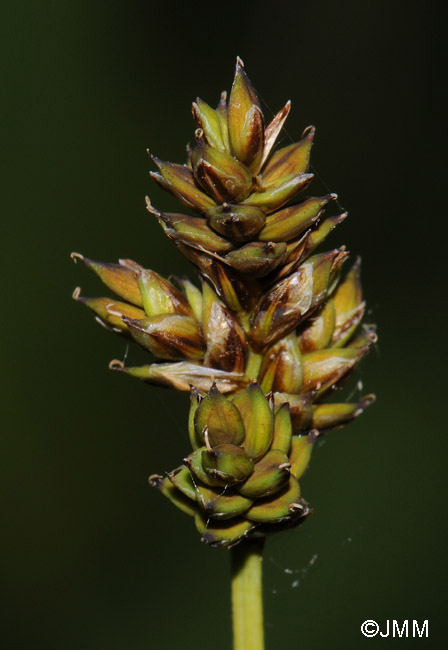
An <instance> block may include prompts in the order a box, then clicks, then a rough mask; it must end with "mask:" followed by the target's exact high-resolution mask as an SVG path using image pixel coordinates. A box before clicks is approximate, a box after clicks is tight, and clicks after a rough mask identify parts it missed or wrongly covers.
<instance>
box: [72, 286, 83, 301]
mask: <svg viewBox="0 0 448 650" xmlns="http://www.w3.org/2000/svg"><path fill="white" fill-rule="evenodd" d="M72 298H73V300H80V299H81V287H76V289H75V290H74V292H73V293H72Z"/></svg>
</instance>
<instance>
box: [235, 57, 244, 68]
mask: <svg viewBox="0 0 448 650" xmlns="http://www.w3.org/2000/svg"><path fill="white" fill-rule="evenodd" d="M236 67H237V68H238V67H240V68H244V62H243V59H242V58H241V57H240V56H237V57H236Z"/></svg>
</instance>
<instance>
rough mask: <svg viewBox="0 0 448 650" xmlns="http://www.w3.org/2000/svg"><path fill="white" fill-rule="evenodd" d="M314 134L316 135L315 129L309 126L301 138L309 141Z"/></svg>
mask: <svg viewBox="0 0 448 650" xmlns="http://www.w3.org/2000/svg"><path fill="white" fill-rule="evenodd" d="M315 133H316V127H315V126H313V125H312V124H310V126H307V127H306V129H304V131H303V133H302V138H308V139H309V140H312V139H313V138H314V135H315Z"/></svg>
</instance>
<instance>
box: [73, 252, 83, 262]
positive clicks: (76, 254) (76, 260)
mask: <svg viewBox="0 0 448 650" xmlns="http://www.w3.org/2000/svg"><path fill="white" fill-rule="evenodd" d="M70 257H71V258H72V260H73V261H74V263H75V264H77V263H78V260H81V262H84V260H85V257H84V255H81V253H70Z"/></svg>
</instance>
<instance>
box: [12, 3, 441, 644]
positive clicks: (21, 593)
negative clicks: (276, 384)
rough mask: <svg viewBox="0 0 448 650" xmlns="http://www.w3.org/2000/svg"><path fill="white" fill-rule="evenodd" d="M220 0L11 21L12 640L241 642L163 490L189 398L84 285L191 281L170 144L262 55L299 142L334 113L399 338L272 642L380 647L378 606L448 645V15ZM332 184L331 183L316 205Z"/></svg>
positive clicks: (325, 487)
mask: <svg viewBox="0 0 448 650" xmlns="http://www.w3.org/2000/svg"><path fill="white" fill-rule="evenodd" d="M217 7H218V5H216V6H215V5H214V4H210V3H208V4H205V3H204V4H200V3H199V4H198V3H190V2H185V3H168V4H167V3H155V2H139V1H131V2H128V3H121V2H105V1H104V0H97V1H96V2H93V3H88V2H85V1H83V0H81V2H77V3H74V2H71V1H69V0H62V1H61V2H59V3H56V2H51V1H50V0H40V2H36V1H34V2H33V1H32V0H30V1H29V2H27V3H18V4H16V5H13V4H11V3H10V4H9V5H8V6H7V7H5V9H6V13H7V14H8V15H7V17H6V19H4V24H3V27H4V31H5V34H4V37H3V39H2V40H3V43H2V46H3V47H4V48H5V51H4V53H3V55H2V62H3V64H4V66H5V73H6V79H5V81H4V88H7V89H8V100H7V103H6V106H4V107H3V109H4V110H5V108H6V111H7V112H6V114H4V116H3V120H2V131H4V135H5V136H6V144H7V149H8V151H7V153H6V155H5V156H4V158H5V166H6V171H7V173H8V175H9V174H11V178H10V180H8V182H7V184H6V185H5V188H6V189H5V194H4V196H6V200H7V203H6V206H5V207H4V208H3V210H4V217H3V237H2V243H3V247H2V248H3V251H2V265H3V272H2V277H3V293H4V296H3V311H4V316H3V319H2V326H3V336H2V341H3V352H2V366H3V384H2V398H3V406H2V419H3V426H2V429H3V449H4V451H3V454H2V466H1V475H2V478H3V480H4V482H5V489H4V490H3V494H4V497H5V502H4V504H2V513H3V522H4V525H3V532H2V542H3V546H4V549H3V552H2V554H1V556H0V558H1V559H0V562H1V573H2V577H3V582H4V588H3V591H4V593H5V594H6V595H7V604H6V606H4V608H3V609H2V614H3V615H5V617H6V621H5V622H6V623H7V629H8V630H9V632H10V635H11V636H10V641H8V643H7V644H6V645H5V647H7V648H8V650H16V649H17V650H19V649H20V650H21V649H22V648H25V647H29V648H33V650H40V649H41V648H42V649H44V648H45V650H60V649H61V648H64V650H79V649H80V648H82V649H83V650H94V649H95V650H96V649H97V648H106V647H107V648H108V650H119V649H120V650H121V649H122V648H123V647H127V648H132V649H133V650H140V649H141V650H143V648H145V649H147V648H155V647H159V646H160V645H161V644H163V647H165V648H167V649H168V648H173V649H174V648H179V647H182V648H184V650H193V648H196V647H197V642H198V625H200V630H201V631H200V638H201V645H202V646H203V647H207V645H208V643H207V639H209V638H211V636H212V635H213V639H214V642H213V646H214V649H215V650H221V649H222V650H224V649H225V648H229V646H230V627H229V626H228V625H227V622H228V619H229V616H230V608H229V603H228V595H229V594H228V590H229V587H228V576H227V573H228V557H227V555H226V552H225V551H219V550H214V549H210V548H206V547H205V546H203V545H201V544H199V542H198V539H197V534H196V532H195V530H194V527H193V526H192V524H191V521H190V520H189V519H188V518H187V517H183V516H182V515H181V514H178V513H173V510H172V508H171V506H170V505H169V504H168V503H166V501H165V500H164V499H162V498H161V497H160V495H159V494H158V493H157V492H156V491H155V490H150V488H149V487H148V486H147V483H146V479H147V476H148V475H149V474H150V473H152V472H161V471H163V470H165V469H167V468H170V467H171V466H172V465H173V462H177V459H178V458H179V457H180V455H181V454H185V453H186V451H187V449H188V444H187V437H186V417H187V412H188V398H187V397H186V396H185V395H183V394H175V393H174V392H169V391H166V390H163V389H158V388H153V389H151V388H148V387H147V386H145V385H143V384H140V383H139V382H137V381H131V380H130V379H128V378H126V377H121V376H120V375H119V374H114V373H110V372H108V370H107V363H108V362H109V360H110V359H112V358H120V357H121V358H122V357H123V356H125V355H126V354H129V357H128V360H129V361H130V362H132V361H136V360H137V355H138V352H137V350H136V349H135V348H134V347H132V348H129V351H128V350H127V347H126V344H125V343H122V342H120V340H118V339H117V338H115V337H114V336H112V335H109V334H108V333H107V332H105V331H103V330H101V329H100V328H99V327H97V326H96V325H95V323H94V322H93V319H92V318H91V317H90V314H88V313H87V311H86V310H84V309H82V308H80V307H79V305H77V304H76V303H74V302H73V301H72V300H71V297H70V296H71V292H72V290H73V288H74V287H75V286H77V285H81V286H82V287H83V289H84V290H85V293H86V294H89V295H95V293H96V292H97V291H98V292H99V291H100V287H99V283H98V282H97V281H96V279H95V278H94V277H93V275H91V274H89V273H88V272H87V271H86V270H85V269H83V268H81V267H80V266H79V265H78V266H74V265H73V264H72V262H71V261H70V259H69V253H70V251H71V250H77V251H80V252H81V253H84V254H85V255H88V256H91V257H94V258H97V259H104V260H110V261H113V260H115V259H116V258H118V257H130V258H134V259H136V260H137V261H138V262H140V263H142V264H144V265H147V266H150V267H152V268H154V269H155V270H157V271H158V272H160V273H162V274H164V275H169V274H171V273H176V274H180V273H186V272H190V270H189V267H188V264H187V263H186V262H185V261H184V260H183V259H182V258H181V256H180V255H179V254H177V252H176V251H175V250H174V247H173V246H172V244H170V242H169V241H168V240H167V239H166V238H165V237H164V235H163V233H162V232H161V230H160V228H159V226H158V224H157V223H156V221H155V219H153V218H152V217H151V216H150V215H148V214H147V213H146V211H145V209H144V195H145V194H147V193H149V194H150V196H151V199H152V201H153V203H154V204H155V205H158V206H160V207H162V208H164V209H166V210H169V209H173V208H174V204H175V201H174V199H172V198H171V197H169V196H168V195H164V194H163V193H162V191H161V190H160V189H159V188H157V187H155V185H154V184H153V183H150V181H149V178H148V175H147V172H148V169H149V168H150V164H149V160H148V158H147V156H146V152H145V149H146V147H149V148H150V150H151V152H153V153H155V154H157V155H160V156H161V157H162V158H164V159H167V160H174V161H178V160H182V159H183V158H184V142H185V140H186V137H187V136H188V134H190V137H192V136H193V129H194V127H193V121H192V119H191V114H190V102H191V101H192V100H194V99H195V97H196V95H200V96H201V97H202V98H203V99H204V100H206V101H209V102H212V103H213V102H216V101H217V99H218V97H219V93H220V91H221V90H222V89H223V88H225V87H227V88H229V87H230V83H231V80H232V74H233V64H234V58H235V56H236V55H237V54H239V55H240V56H241V57H242V58H243V59H244V61H245V63H246V68H247V70H248V72H249V74H250V76H251V79H252V80H253V82H254V85H255V86H256V88H257V89H258V90H259V91H260V94H261V97H262V98H263V101H264V102H265V104H264V110H265V112H266V115H269V114H272V113H273V112H274V111H276V110H278V109H279V108H280V107H281V106H282V105H283V103H284V101H285V100H286V99H288V98H290V99H291V100H292V101H293V108H292V112H291V116H290V118H289V127H288V130H289V131H290V133H291V136H292V137H293V138H294V139H297V136H298V135H299V134H300V133H301V131H302V129H303V128H304V127H305V126H306V125H307V124H309V123H313V124H315V125H316V127H317V137H316V145H315V147H314V151H313V164H314V166H315V168H316V170H317V171H318V173H319V174H320V176H321V178H322V179H324V180H325V183H326V184H328V186H329V189H330V190H331V191H337V192H338V194H339V197H340V201H341V204H342V206H343V207H344V208H345V209H348V210H349V211H350V217H349V219H348V220H347V221H346V222H345V223H344V224H343V225H342V226H340V227H339V228H338V229H337V230H336V232H335V233H334V234H333V235H332V240H331V242H330V245H332V244H333V243H334V244H342V243H345V244H347V246H348V248H349V249H350V250H351V251H353V253H354V254H361V256H362V257H363V285H364V291H365V295H366V297H367V300H368V304H369V305H370V309H371V314H372V321H375V322H377V323H378V326H379V335H380V343H379V345H378V348H377V354H376V355H375V353H372V355H371V358H369V359H368V361H367V362H366V363H365V364H364V365H363V368H362V370H361V374H360V375H358V376H357V377H356V379H355V381H354V382H353V383H352V384H351V387H350V388H349V389H348V391H350V390H351V389H353V390H354V391H355V392H356V381H359V380H361V381H362V382H363V383H364V389H365V392H376V394H377V404H376V405H375V406H374V407H372V408H371V409H369V410H368V411H367V412H366V414H365V415H364V416H363V417H362V418H360V419H359V420H357V421H356V422H355V423H354V424H352V425H350V426H349V427H348V428H346V429H345V430H344V431H335V432H333V433H331V434H330V435H329V436H328V437H327V438H326V439H325V440H324V443H323V444H322V445H321V446H320V448H319V449H318V450H317V453H315V456H314V461H313V466H312V468H311V471H310V472H309V473H308V475H307V476H306V477H305V486H304V489H305V491H306V495H307V497H309V499H310V501H311V502H312V504H313V505H314V507H315V514H314V515H313V517H312V518H311V519H310V520H309V522H307V524H306V525H305V526H304V527H302V528H300V529H298V530H296V531H293V532H291V533H289V534H285V535H283V536H281V537H280V536H279V537H276V538H273V539H272V540H271V541H270V542H269V543H268V546H267V556H266V576H265V589H266V616H267V624H268V627H267V640H268V647H269V648H275V647H281V646H282V645H284V644H285V643H286V642H288V643H289V644H290V647H296V645H297V647H307V648H313V647H315V648H320V647H328V646H330V645H331V644H332V642H333V641H334V639H335V638H337V639H340V640H341V642H342V643H343V644H344V647H345V648H346V649H347V650H350V649H351V648H353V649H355V648H356V649H358V648H359V647H360V646H361V645H362V644H363V643H364V637H362V635H361V633H360V631H359V627H360V625H361V623H362V622H363V621H364V620H365V619H367V618H373V619H375V620H377V621H378V622H379V623H382V622H383V621H385V620H386V619H393V618H395V619H398V620H402V619H404V618H409V619H412V618H417V619H418V620H423V619H425V618H428V619H429V629H430V637H429V639H427V640H425V642H424V643H425V647H426V648H438V647H440V639H441V638H443V637H442V634H443V628H444V607H443V602H442V599H441V598H440V594H442V593H444V587H445V583H446V578H447V572H446V568H447V567H446V559H445V553H444V547H443V543H444V542H443V540H444V539H445V536H446V532H447V530H446V528H447V527H446V518H445V517H444V514H443V513H444V505H445V497H446V487H445V479H444V470H445V457H446V452H447V443H446V437H445V436H444V435H443V427H442V409H443V401H442V397H441V395H439V394H438V391H440V387H441V386H442V385H443V380H444V376H443V374H442V373H443V371H444V364H443V362H442V358H441V351H442V350H443V349H444V339H443V340H442V334H444V332H445V330H446V326H445V325H444V317H445V314H446V306H445V301H444V300H443V299H441V297H440V292H441V286H443V285H442V278H441V271H442V259H443V257H442V251H440V253H439V250H438V249H437V247H438V246H439V245H440V244H441V242H442V234H440V236H439V233H442V231H443V228H442V226H441V225H440V219H439V214H440V213H439V206H438V205H437V197H438V196H440V190H439V189H438V181H439V179H440V176H441V175H444V176H445V177H446V174H447V170H446V163H444V164H445V168H443V166H442V154H441V153H437V151H436V149H435V146H434V144H435V142H437V140H438V136H437V123H438V120H439V119H440V118H441V116H442V111H443V107H442V102H443V99H444V94H443V93H444V92H445V93H446V90H445V91H444V90H443V88H442V82H441V66H440V62H441V52H440V51H438V43H440V42H441V36H440V34H439V30H441V27H439V26H440V25H441V19H440V17H439V16H438V15H437V10H436V8H435V7H434V6H432V4H431V3H427V4H426V5H422V4H421V3H417V2H409V3H407V4H406V6H403V5H402V3H398V2H396V3H389V2H385V1H384V0H375V1H373V2H369V3H357V2H354V0H352V1H351V2H348V3H342V4H340V3H332V2H329V1H328V0H320V1H319V0H317V1H316V2H313V3H305V2H301V1H299V2H286V3H282V4H281V5H279V6H278V10H277V11H276V10H275V9H274V8H273V6H270V5H269V6H268V5H266V6H263V5H261V4H255V3H233V2H228V3H226V5H225V11H224V10H222V8H221V10H220V11H219V12H218V9H217ZM215 11H216V13H214V12H215ZM287 137H288V136H287V135H285V138H287ZM440 151H441V150H440ZM319 183H321V186H319ZM324 191H326V187H323V183H322V182H321V181H317V182H316V183H315V185H314V186H313V192H314V193H318V192H324ZM438 240H440V242H439V241H438ZM438 387H439V388H438ZM440 392H441V391H440ZM313 557H315V558H316V559H315V561H314V563H312V565H311V566H309V563H310V560H311V559H312V558H313ZM285 569H287V571H286V572H285ZM291 571H292V573H291ZM297 580H299V584H296V581H297ZM217 625H219V630H220V633H219V635H216V626H217ZM291 637H292V638H293V639H297V642H294V641H292V643H293V645H292V646H291ZM295 643H296V645H294V644H295ZM368 643H369V644H370V647H379V644H381V643H382V640H381V639H379V638H375V639H370V640H369V641H368ZM403 643H404V642H403ZM406 643H411V640H408V641H407V642H406ZM406 647H407V646H406Z"/></svg>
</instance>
